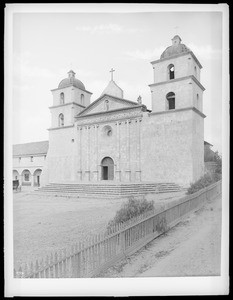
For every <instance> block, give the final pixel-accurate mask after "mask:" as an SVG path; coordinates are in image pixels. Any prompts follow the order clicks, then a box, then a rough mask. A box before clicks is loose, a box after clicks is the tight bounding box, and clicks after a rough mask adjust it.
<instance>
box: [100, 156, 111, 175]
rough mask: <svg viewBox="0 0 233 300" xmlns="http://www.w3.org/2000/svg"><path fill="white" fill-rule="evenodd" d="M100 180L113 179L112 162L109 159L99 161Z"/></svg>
mask: <svg viewBox="0 0 233 300" xmlns="http://www.w3.org/2000/svg"><path fill="white" fill-rule="evenodd" d="M101 173H102V175H101V178H102V180H113V179H114V162H113V160H112V158H111V157H105V158H103V159H102V161H101Z"/></svg>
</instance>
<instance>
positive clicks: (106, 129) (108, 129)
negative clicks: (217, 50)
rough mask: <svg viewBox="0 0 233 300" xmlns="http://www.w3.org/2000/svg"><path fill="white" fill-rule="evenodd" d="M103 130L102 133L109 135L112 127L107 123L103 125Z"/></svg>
mask: <svg viewBox="0 0 233 300" xmlns="http://www.w3.org/2000/svg"><path fill="white" fill-rule="evenodd" d="M103 132H104V135H106V136H111V135H112V127H111V126H109V125H106V126H104V128H103Z"/></svg>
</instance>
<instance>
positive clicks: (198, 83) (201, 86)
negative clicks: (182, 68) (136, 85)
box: [148, 75, 205, 91]
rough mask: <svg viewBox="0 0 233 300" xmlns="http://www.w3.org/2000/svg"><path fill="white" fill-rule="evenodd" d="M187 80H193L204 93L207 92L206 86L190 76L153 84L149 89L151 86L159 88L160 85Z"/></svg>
mask: <svg viewBox="0 0 233 300" xmlns="http://www.w3.org/2000/svg"><path fill="white" fill-rule="evenodd" d="M187 79H192V80H193V81H194V82H195V83H196V84H197V85H198V86H199V87H200V88H201V89H202V90H203V91H204V90H205V88H204V86H203V85H202V84H201V83H200V81H199V80H197V78H196V77H195V76H193V75H189V76H185V77H180V78H175V79H172V80H166V81H162V82H156V83H151V84H149V85H148V86H149V87H151V86H158V85H162V84H167V83H173V82H177V81H182V80H187Z"/></svg>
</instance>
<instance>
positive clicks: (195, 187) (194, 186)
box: [187, 173, 217, 194]
mask: <svg viewBox="0 0 233 300" xmlns="http://www.w3.org/2000/svg"><path fill="white" fill-rule="evenodd" d="M216 181H217V180H216ZM213 182H215V178H214V177H213V176H212V175H210V174H209V173H207V174H205V175H204V176H202V177H201V178H200V179H198V180H197V181H196V182H194V183H191V184H190V187H189V188H188V190H187V194H193V193H195V192H197V191H199V190H201V189H203V188H205V187H207V186H208V185H210V184H211V183H213Z"/></svg>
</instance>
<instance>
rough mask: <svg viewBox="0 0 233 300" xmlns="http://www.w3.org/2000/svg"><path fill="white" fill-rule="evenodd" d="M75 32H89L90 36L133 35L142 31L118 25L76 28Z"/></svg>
mask: <svg viewBox="0 0 233 300" xmlns="http://www.w3.org/2000/svg"><path fill="white" fill-rule="evenodd" d="M75 29H76V30H77V31H82V32H89V33H91V34H109V33H117V34H118V33H135V32H141V31H142V30H140V29H136V28H125V27H123V26H120V25H118V24H101V25H96V26H77V27H76V28H75Z"/></svg>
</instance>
